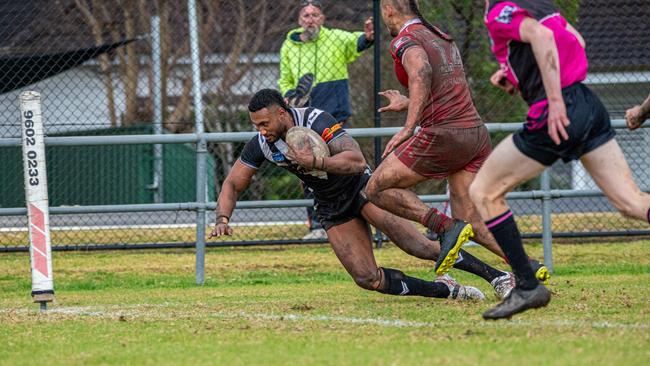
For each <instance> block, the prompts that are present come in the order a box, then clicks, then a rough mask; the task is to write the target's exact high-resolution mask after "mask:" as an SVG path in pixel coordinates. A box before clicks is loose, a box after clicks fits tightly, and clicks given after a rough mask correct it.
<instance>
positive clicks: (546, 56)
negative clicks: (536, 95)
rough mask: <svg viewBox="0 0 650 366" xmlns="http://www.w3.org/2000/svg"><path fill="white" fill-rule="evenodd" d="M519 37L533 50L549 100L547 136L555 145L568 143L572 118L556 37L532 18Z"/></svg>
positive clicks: (520, 28)
mask: <svg viewBox="0 0 650 366" xmlns="http://www.w3.org/2000/svg"><path fill="white" fill-rule="evenodd" d="M519 35H520V37H521V40H522V41H523V42H526V43H530V45H531V46H532V48H533V54H534V55H535V60H536V61H537V66H538V67H539V70H540V72H541V73H542V82H543V84H544V90H545V91H546V98H547V99H548V122H547V123H548V134H549V136H550V137H551V139H552V140H553V142H555V143H556V144H558V145H559V144H560V143H561V141H562V139H564V140H568V139H569V135H568V134H567V132H566V127H567V126H568V125H569V118H568V117H567V114H566V106H565V104H564V99H562V84H561V82H560V56H559V54H558V50H557V45H556V44H555V36H554V35H553V31H551V30H550V29H548V28H546V27H545V26H543V25H542V24H540V23H539V22H538V21H537V20H535V19H533V18H530V17H527V18H526V19H524V20H523V21H522V22H521V25H520V26H519Z"/></svg>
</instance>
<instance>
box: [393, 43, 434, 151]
mask: <svg viewBox="0 0 650 366" xmlns="http://www.w3.org/2000/svg"><path fill="white" fill-rule="evenodd" d="M402 63H403V64H404V69H405V70H406V73H407V74H408V77H409V104H408V113H407V115H406V123H405V124H404V128H402V130H401V131H399V132H398V133H397V134H396V135H395V136H393V137H392V138H391V139H390V141H388V144H386V149H384V153H383V154H382V158H385V157H386V156H388V154H390V153H391V152H392V151H393V150H395V149H397V148H398V147H399V146H400V145H401V144H402V143H404V141H406V140H408V139H409V138H410V137H411V136H413V132H414V131H415V128H416V127H417V125H418V124H419V123H420V120H421V119H422V113H423V112H424V107H425V105H426V103H427V100H428V99H429V95H431V79H432V77H433V68H432V66H431V64H430V63H429V56H428V55H427V53H426V52H425V51H424V48H422V47H420V46H412V47H409V48H408V49H407V50H406V51H405V53H404V55H403V56H402Z"/></svg>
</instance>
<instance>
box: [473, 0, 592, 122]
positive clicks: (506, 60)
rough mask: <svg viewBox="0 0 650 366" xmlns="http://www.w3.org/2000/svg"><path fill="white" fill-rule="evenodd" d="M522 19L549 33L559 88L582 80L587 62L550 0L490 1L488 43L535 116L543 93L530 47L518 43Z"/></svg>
mask: <svg viewBox="0 0 650 366" xmlns="http://www.w3.org/2000/svg"><path fill="white" fill-rule="evenodd" d="M526 17H531V18H533V19H536V20H537V21H538V22H540V23H541V24H542V25H544V26H545V27H547V28H548V29H550V30H551V31H553V35H554V36H555V44H556V45H557V49H558V54H559V58H560V80H561V84H562V88H566V87H568V86H570V85H572V84H575V83H577V82H580V81H582V80H584V79H585V78H586V77H587V68H588V62H587V54H586V53H585V50H584V49H583V48H582V46H581V45H580V42H579V41H578V39H577V38H576V37H575V36H574V35H573V33H571V32H569V31H568V30H567V21H566V19H564V17H563V16H562V15H561V14H560V13H559V11H558V10H557V8H556V7H555V6H554V5H553V2H552V1H551V0H511V1H499V0H492V1H490V5H489V7H488V9H487V10H486V15H485V25H486V26H487V29H488V32H489V34H490V38H491V40H492V52H493V53H494V55H495V56H496V58H497V61H498V62H499V64H500V65H501V68H502V69H503V70H504V71H505V72H506V75H507V78H508V80H509V81H510V82H511V83H512V84H513V85H514V86H515V87H517V88H518V89H519V91H521V95H522V97H523V98H524V100H525V101H526V102H527V103H528V105H530V106H531V113H532V114H538V111H534V110H533V109H535V110H542V109H544V108H543V107H542V105H544V104H545V103H546V101H545V99H546V93H545V91H544V85H543V83H542V75H541V73H540V71H539V67H538V66H537V62H536V60H535V56H534V54H533V50H532V47H531V45H530V44H529V43H524V42H522V41H521V36H520V34H519V27H520V25H521V22H522V21H523V20H524V19H525V18H526ZM538 104H539V105H538ZM529 117H530V115H529ZM538 117H539V116H538ZM544 122H545V121H544Z"/></svg>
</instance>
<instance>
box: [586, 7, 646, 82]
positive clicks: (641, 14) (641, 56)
mask: <svg viewBox="0 0 650 366" xmlns="http://www.w3.org/2000/svg"><path fill="white" fill-rule="evenodd" d="M648 19H650V1H648V0H582V1H580V9H579V15H578V24H577V28H578V31H580V33H581V34H582V36H583V37H584V38H585V41H586V43H587V56H588V57H589V65H590V70H591V71H596V72H612V71H638V70H650V46H649V45H650V21H649V20H648Z"/></svg>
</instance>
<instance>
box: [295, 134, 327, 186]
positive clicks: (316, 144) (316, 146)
mask: <svg viewBox="0 0 650 366" xmlns="http://www.w3.org/2000/svg"><path fill="white" fill-rule="evenodd" d="M307 141H309V143H310V145H311V152H312V154H314V156H315V157H317V158H322V157H328V156H330V149H329V147H328V146H327V143H325V141H324V140H323V138H322V137H320V135H319V134H318V133H316V131H314V130H312V129H311V128H307V127H302V126H294V127H291V128H290V129H289V131H287V135H286V137H285V142H286V143H287V145H289V146H291V147H293V148H294V149H303V148H304V146H305V144H306V142H307ZM307 174H310V175H313V176H317V177H321V176H322V175H323V174H327V173H325V172H323V171H321V170H317V169H315V170H313V171H310V172H307Z"/></svg>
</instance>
